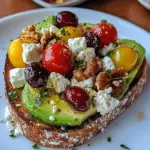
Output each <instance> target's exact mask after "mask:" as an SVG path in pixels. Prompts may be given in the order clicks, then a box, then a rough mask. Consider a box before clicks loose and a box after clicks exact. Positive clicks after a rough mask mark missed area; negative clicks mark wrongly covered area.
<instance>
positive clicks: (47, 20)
mask: <svg viewBox="0 0 150 150" xmlns="http://www.w3.org/2000/svg"><path fill="white" fill-rule="evenodd" d="M51 24H52V25H56V16H48V17H46V18H45V19H44V20H43V21H42V22H39V23H37V24H36V25H35V27H36V29H37V30H38V31H41V30H42V29H49V27H50V25H51Z"/></svg>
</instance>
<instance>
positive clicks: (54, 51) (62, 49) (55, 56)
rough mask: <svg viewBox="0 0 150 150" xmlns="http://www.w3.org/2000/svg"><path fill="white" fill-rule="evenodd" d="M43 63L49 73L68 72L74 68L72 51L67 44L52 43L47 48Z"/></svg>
mask: <svg viewBox="0 0 150 150" xmlns="http://www.w3.org/2000/svg"><path fill="white" fill-rule="evenodd" d="M42 63H43V66H44V67H45V69H46V70H47V71H48V72H49V73H51V72H57V73H61V74H67V73H68V72H69V71H70V70H71V69H72V60H71V51H70V49H69V48H68V47H67V46H66V45H65V44H52V45H50V47H48V48H47V49H46V50H45V52H44V54H43V60H42Z"/></svg>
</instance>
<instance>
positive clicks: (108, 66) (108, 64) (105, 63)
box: [103, 56, 115, 70]
mask: <svg viewBox="0 0 150 150" xmlns="http://www.w3.org/2000/svg"><path fill="white" fill-rule="evenodd" d="M103 66H104V69H105V70H109V69H110V70H112V69H114V68H115V65H114V63H113V61H112V59H111V58H110V57H108V56H105V57H104V58H103Z"/></svg>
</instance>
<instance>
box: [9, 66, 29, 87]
mask: <svg viewBox="0 0 150 150" xmlns="http://www.w3.org/2000/svg"><path fill="white" fill-rule="evenodd" d="M24 71H25V68H14V69H11V70H10V72H9V78H10V82H11V84H12V86H13V88H20V87H23V86H24V85H25V83H26V80H25V75H24Z"/></svg>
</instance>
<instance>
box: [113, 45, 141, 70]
mask: <svg viewBox="0 0 150 150" xmlns="http://www.w3.org/2000/svg"><path fill="white" fill-rule="evenodd" d="M111 59H112V60H113V62H114V64H115V66H116V67H117V68H121V67H122V68H124V69H125V70H126V71H127V72H128V71H130V70H131V69H132V68H133V67H134V66H135V64H136V62H137V59H138V54H137V52H136V51H135V50H134V49H133V48H131V47H129V46H126V45H123V46H119V47H117V48H116V49H115V50H114V52H113V53H112V55H111Z"/></svg>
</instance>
